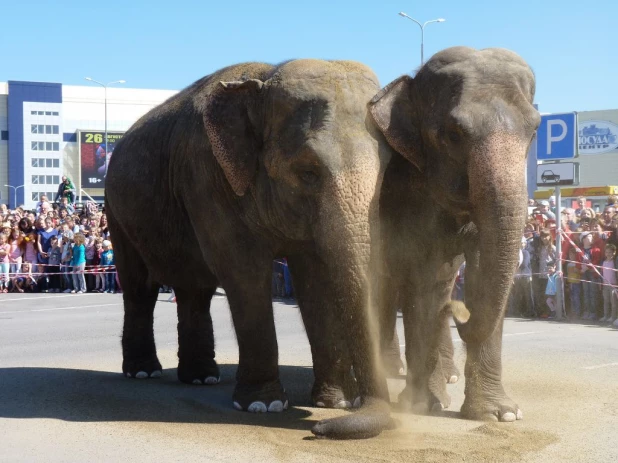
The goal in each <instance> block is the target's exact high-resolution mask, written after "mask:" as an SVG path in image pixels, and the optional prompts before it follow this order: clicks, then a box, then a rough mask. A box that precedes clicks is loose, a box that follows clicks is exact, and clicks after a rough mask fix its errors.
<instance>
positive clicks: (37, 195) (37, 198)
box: [32, 191, 39, 201]
mask: <svg viewBox="0 0 618 463" xmlns="http://www.w3.org/2000/svg"><path fill="white" fill-rule="evenodd" d="M38 200H39V193H38V192H35V191H33V192H32V201H38Z"/></svg>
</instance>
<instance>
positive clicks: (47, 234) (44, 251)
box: [37, 219, 58, 293]
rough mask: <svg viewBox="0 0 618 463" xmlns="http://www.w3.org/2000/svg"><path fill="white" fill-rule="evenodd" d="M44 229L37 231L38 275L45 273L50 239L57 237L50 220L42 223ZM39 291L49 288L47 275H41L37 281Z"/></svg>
mask: <svg viewBox="0 0 618 463" xmlns="http://www.w3.org/2000/svg"><path fill="white" fill-rule="evenodd" d="M44 224H45V225H44V227H43V229H42V230H39V231H38V237H37V249H38V252H39V254H38V260H39V264H42V265H41V270H40V271H39V273H43V272H45V273H47V270H48V268H47V265H48V264H49V250H50V248H51V241H50V240H51V237H52V236H58V230H56V229H55V228H54V227H53V222H52V220H51V219H46V220H45V221H44ZM39 284H40V289H41V291H43V292H44V293H46V292H47V291H48V286H49V278H48V276H47V275H43V276H42V277H41V278H40V279H39Z"/></svg>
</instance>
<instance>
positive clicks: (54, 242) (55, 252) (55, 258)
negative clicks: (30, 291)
mask: <svg viewBox="0 0 618 463" xmlns="http://www.w3.org/2000/svg"><path fill="white" fill-rule="evenodd" d="M49 242H50V244H51V248H50V249H49V252H48V255H49V267H47V271H48V272H49V274H50V275H49V291H50V292H51V293H59V292H60V263H61V260H62V248H61V247H60V244H59V243H60V242H59V241H58V237H57V236H52V237H51V238H50V239H49Z"/></svg>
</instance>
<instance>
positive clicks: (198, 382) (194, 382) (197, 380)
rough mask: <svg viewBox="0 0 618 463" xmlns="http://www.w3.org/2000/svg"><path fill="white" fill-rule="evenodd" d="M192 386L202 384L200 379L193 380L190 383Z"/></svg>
mask: <svg viewBox="0 0 618 463" xmlns="http://www.w3.org/2000/svg"><path fill="white" fill-rule="evenodd" d="M191 382H192V383H193V384H198V385H199V384H202V380H201V379H194V380H193V381H191Z"/></svg>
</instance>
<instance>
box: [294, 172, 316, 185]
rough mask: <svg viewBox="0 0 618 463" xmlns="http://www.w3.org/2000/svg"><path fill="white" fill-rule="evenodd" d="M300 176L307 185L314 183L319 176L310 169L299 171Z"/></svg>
mask: <svg viewBox="0 0 618 463" xmlns="http://www.w3.org/2000/svg"><path fill="white" fill-rule="evenodd" d="M299 176H300V178H301V180H302V181H303V182H305V183H307V184H309V185H315V184H316V183H317V182H318V180H319V179H320V177H319V176H318V174H316V173H315V172H314V171H312V170H304V171H302V172H301V173H300V175H299Z"/></svg>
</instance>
